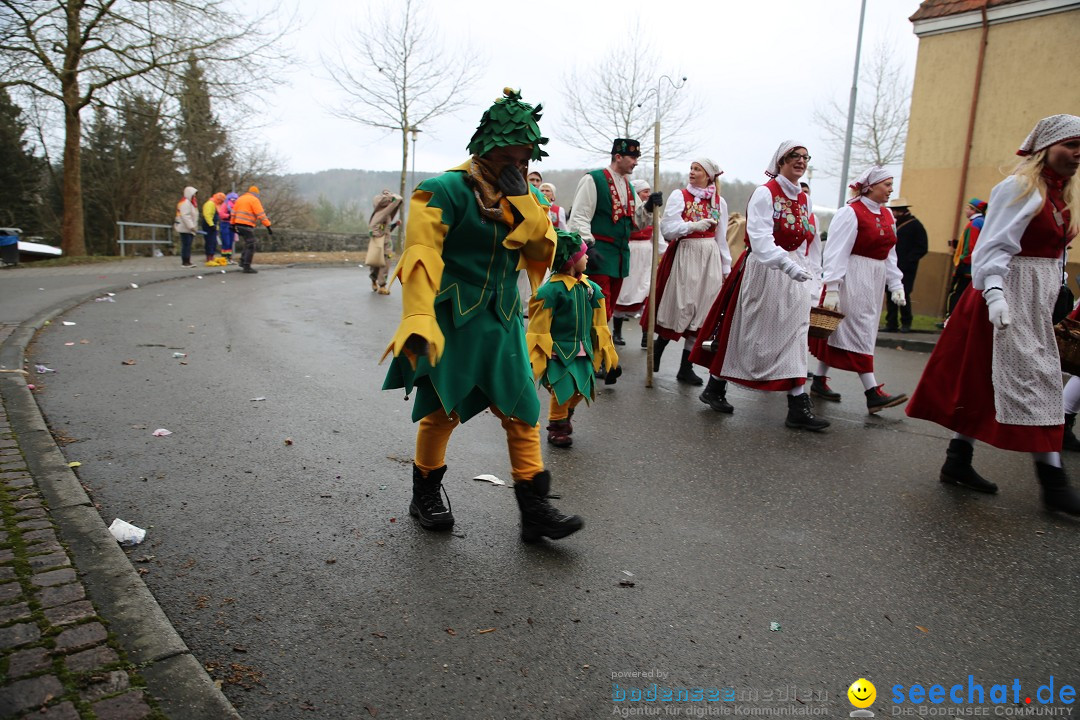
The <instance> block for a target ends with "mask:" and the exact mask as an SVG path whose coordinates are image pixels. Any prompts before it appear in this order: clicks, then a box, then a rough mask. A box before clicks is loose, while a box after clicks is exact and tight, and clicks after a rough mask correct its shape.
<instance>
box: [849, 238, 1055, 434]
mask: <svg viewBox="0 0 1080 720" xmlns="http://www.w3.org/2000/svg"><path fill="white" fill-rule="evenodd" d="M1002 285H1003V286H1004V287H1003V290H1004V292H1005V302H1007V303H1008V304H1009V319H1010V324H1009V326H1008V327H1006V328H1005V329H1004V330H998V329H997V328H994V357H993V360H992V362H991V375H992V378H993V382H994V409H995V411H996V412H995V418H996V420H997V421H998V422H999V423H1004V424H1007V425H1060V424H1061V423H1062V418H1064V413H1065V409H1064V405H1063V402H1062V395H1061V358H1060V357H1059V356H1058V349H1057V340H1056V339H1055V338H1054V327H1053V325H1051V320H1050V317H1051V314H1052V311H1053V309H1054V303H1055V301H1056V300H1057V296H1058V288H1060V287H1061V261H1060V260H1054V259H1051V258H1037V257H1014V258H1013V259H1012V260H1010V261H1009V274H1008V275H1006V276H1005V281H1004V282H1003V283H1002ZM844 322H847V321H846V320H845V321H844ZM842 325H843V323H841V326H842Z"/></svg>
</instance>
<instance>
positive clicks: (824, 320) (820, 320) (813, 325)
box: [810, 307, 844, 338]
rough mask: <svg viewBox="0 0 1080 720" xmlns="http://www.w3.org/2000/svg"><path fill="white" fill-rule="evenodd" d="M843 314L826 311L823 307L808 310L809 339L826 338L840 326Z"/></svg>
mask: <svg viewBox="0 0 1080 720" xmlns="http://www.w3.org/2000/svg"><path fill="white" fill-rule="evenodd" d="M843 319H844V313H842V312H837V311H836V310H826V309H825V308H823V307H811V308H810V337H814V338H827V337H829V336H830V335H832V334H833V331H834V330H836V328H837V327H838V326H839V325H840V321H841V320H843Z"/></svg>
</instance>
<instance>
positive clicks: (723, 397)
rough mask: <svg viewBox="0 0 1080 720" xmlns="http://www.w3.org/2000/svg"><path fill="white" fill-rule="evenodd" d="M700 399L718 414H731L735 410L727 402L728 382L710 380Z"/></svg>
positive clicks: (712, 378) (711, 378) (699, 396)
mask: <svg viewBox="0 0 1080 720" xmlns="http://www.w3.org/2000/svg"><path fill="white" fill-rule="evenodd" d="M698 399H699V400H701V402H703V403H705V404H706V405H708V406H709V407H711V408H712V409H713V410H715V411H716V412H721V413H728V414H731V413H733V412H735V408H734V407H732V406H731V403H729V402H728V401H727V380H717V379H716V378H714V377H710V378H709V384H708V385H706V386H705V389H704V390H702V391H701V394H700V395H698Z"/></svg>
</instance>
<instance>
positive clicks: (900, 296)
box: [889, 288, 907, 307]
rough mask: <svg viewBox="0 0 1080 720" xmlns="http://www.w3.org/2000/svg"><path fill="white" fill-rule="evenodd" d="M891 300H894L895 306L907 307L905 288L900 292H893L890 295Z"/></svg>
mask: <svg viewBox="0 0 1080 720" xmlns="http://www.w3.org/2000/svg"><path fill="white" fill-rule="evenodd" d="M889 299H890V300H892V303H893V305H899V306H900V307H904V306H905V305H907V298H906V297H905V296H904V289H903V288H900V289H899V290H893V291H892V292H891V293H890V294H889Z"/></svg>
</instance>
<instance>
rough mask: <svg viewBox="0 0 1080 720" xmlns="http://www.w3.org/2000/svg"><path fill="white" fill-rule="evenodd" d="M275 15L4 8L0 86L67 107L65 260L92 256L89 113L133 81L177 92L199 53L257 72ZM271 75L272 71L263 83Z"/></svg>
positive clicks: (156, 7) (118, 0)
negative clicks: (85, 115)
mask: <svg viewBox="0 0 1080 720" xmlns="http://www.w3.org/2000/svg"><path fill="white" fill-rule="evenodd" d="M272 12H273V11H271V13H268V14H263V15H256V14H252V13H246V12H245V13H237V12H235V8H234V7H232V6H231V5H230V4H229V3H227V2H226V0H201V1H199V2H195V0H169V1H168V2H146V1H145V0H0V87H14V88H24V89H26V90H28V91H29V93H31V94H36V95H40V96H42V97H45V98H49V99H51V100H52V101H54V103H55V104H58V105H59V106H60V107H62V109H63V115H64V121H63V122H64V154H63V159H64V163H63V168H64V170H63V191H62V194H63V206H64V209H63V220H62V221H61V247H62V248H63V250H64V252H65V253H67V254H68V255H83V254H85V252H86V242H85V229H84V226H83V198H82V175H81V164H80V139H81V136H82V112H83V110H85V109H86V108H87V107H88V106H90V105H91V104H92V103H95V102H100V101H101V100H102V98H103V97H104V96H106V95H107V94H108V93H109V92H110V91H112V90H114V89H116V88H117V87H119V86H122V85H123V84H125V83H130V82H133V81H136V80H141V81H144V82H153V81H154V80H153V78H154V76H161V79H160V85H163V86H167V85H169V77H170V76H174V75H175V74H177V72H178V71H179V68H180V66H182V65H183V64H185V63H187V61H188V57H189V56H190V55H192V54H194V55H195V56H197V57H198V58H199V59H200V60H202V61H203V62H205V63H208V64H217V63H232V64H234V65H235V69H234V72H235V73H236V74H240V73H251V72H252V71H253V70H254V69H255V65H256V64H257V63H260V62H265V60H266V55H265V54H260V48H261V47H264V46H265V44H266V43H267V33H266V30H265V28H267V27H268V26H271V24H270V20H269V15H270V14H272ZM215 18H228V20H229V21H228V22H217V21H215ZM264 75H265V68H263V71H262V72H261V73H260V74H259V75H258V76H256V77H262V76H264Z"/></svg>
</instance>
